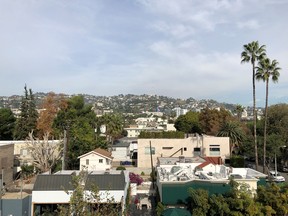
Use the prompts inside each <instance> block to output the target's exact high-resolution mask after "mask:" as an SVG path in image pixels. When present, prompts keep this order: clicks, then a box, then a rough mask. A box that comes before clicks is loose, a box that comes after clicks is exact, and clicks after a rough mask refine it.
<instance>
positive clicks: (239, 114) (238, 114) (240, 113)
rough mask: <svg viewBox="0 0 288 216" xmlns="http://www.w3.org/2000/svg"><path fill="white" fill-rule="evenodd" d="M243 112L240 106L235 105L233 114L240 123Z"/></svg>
mask: <svg viewBox="0 0 288 216" xmlns="http://www.w3.org/2000/svg"><path fill="white" fill-rule="evenodd" d="M243 111H244V107H243V106H242V105H240V104H237V105H236V108H235V112H236V114H237V118H238V120H239V121H241V117H242V113H243Z"/></svg>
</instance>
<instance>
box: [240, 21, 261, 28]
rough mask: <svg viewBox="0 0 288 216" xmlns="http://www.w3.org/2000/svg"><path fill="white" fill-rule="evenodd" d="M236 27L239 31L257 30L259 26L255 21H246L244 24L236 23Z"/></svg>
mask: <svg viewBox="0 0 288 216" xmlns="http://www.w3.org/2000/svg"><path fill="white" fill-rule="evenodd" d="M237 27H238V28H240V29H243V28H247V29H259V28H260V24H259V23H258V21H257V20H248V21H245V22H238V23H237Z"/></svg>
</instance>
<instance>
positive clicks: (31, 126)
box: [14, 85, 38, 140]
mask: <svg viewBox="0 0 288 216" xmlns="http://www.w3.org/2000/svg"><path fill="white" fill-rule="evenodd" d="M20 111H21V113H20V116H19V118H18V119H17V121H16V127H15V131H14V139H16V140H23V139H26V138H27V137H28V134H29V133H30V132H31V131H33V130H34V131H36V128H37V119H38V112H37V110H36V103H35V99H34V95H33V92H32V90H31V89H29V92H28V90H27V86H26V85H25V87H24V96H23V97H22V101H21V106H20Z"/></svg>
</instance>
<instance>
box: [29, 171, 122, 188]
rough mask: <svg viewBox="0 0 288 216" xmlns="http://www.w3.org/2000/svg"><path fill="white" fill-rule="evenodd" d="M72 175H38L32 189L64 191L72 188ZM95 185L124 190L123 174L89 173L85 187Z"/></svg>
mask: <svg viewBox="0 0 288 216" xmlns="http://www.w3.org/2000/svg"><path fill="white" fill-rule="evenodd" d="M72 178H73V175H67V174H64V175H63V174H58V175H57V174H54V175H38V176H37V178H36V181H35V184H34V188H33V190H34V191H52V190H53V191H59V190H61V191H64V190H73V187H72V185H71V182H72ZM94 186H97V188H98V190H124V188H125V176H124V173H123V172H121V173H119V174H109V173H106V174H89V175H88V177H87V181H86V185H85V189H86V190H89V189H91V188H93V187H94Z"/></svg>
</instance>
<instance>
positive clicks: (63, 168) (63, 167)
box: [62, 130, 67, 171]
mask: <svg viewBox="0 0 288 216" xmlns="http://www.w3.org/2000/svg"><path fill="white" fill-rule="evenodd" d="M63 142H64V143H63V144H64V147H63V158H62V171H63V170H65V169H66V151H67V137H66V130H64V139H63Z"/></svg>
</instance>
